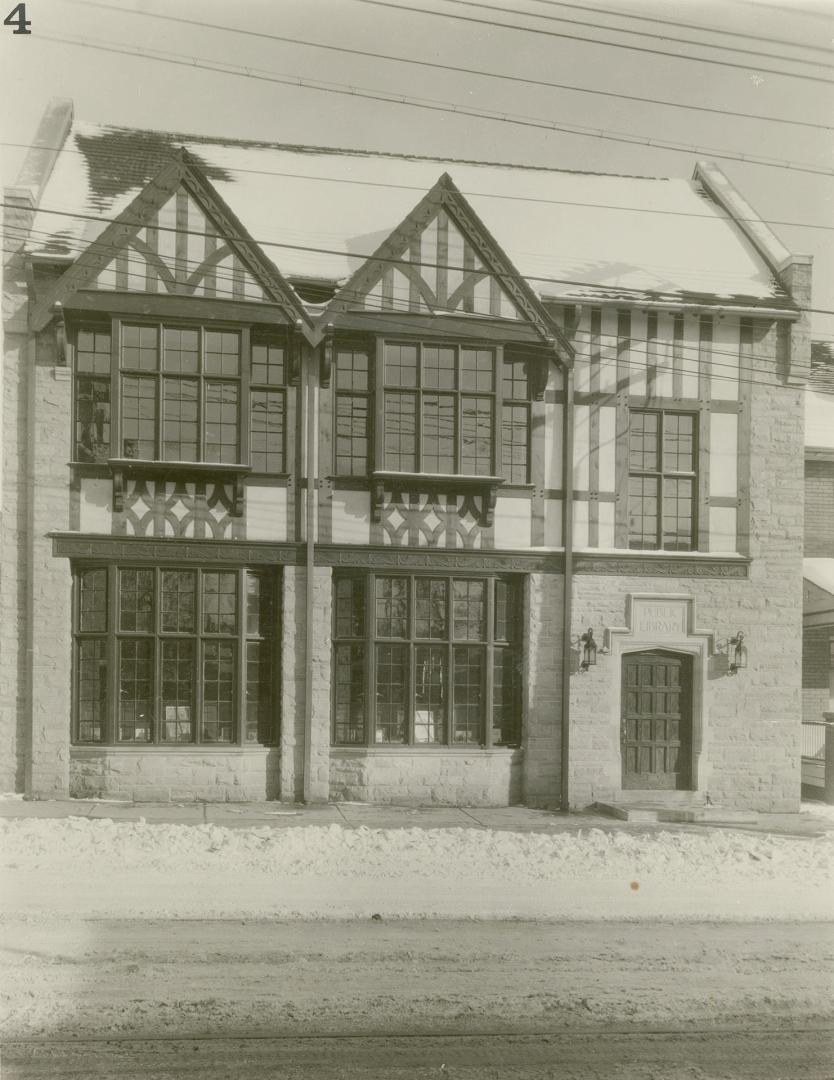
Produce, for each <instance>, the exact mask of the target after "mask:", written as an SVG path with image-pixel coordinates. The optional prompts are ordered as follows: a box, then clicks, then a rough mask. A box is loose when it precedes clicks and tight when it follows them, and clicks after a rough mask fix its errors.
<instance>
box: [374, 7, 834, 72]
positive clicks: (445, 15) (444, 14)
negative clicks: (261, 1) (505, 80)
mask: <svg viewBox="0 0 834 1080" xmlns="http://www.w3.org/2000/svg"><path fill="white" fill-rule="evenodd" d="M356 2H357V3H359V4H372V5H373V6H374V7H383V8H390V9H392V10H394V11H409V12H412V13H414V14H417V15H434V16H437V17H438V18H441V19H457V20H459V21H461V22H469V23H477V24H478V25H481V26H496V27H500V28H501V29H503V30H517V31H519V32H520V33H524V34H538V35H542V36H544V37H554V38H561V39H564V40H567V41H581V42H583V43H585V44H591V45H604V46H606V47H608V48H611V49H627V50H629V51H630V52H640V53H650V54H651V55H653V56H665V57H668V58H670V59H672V60H688V61H691V62H692V63H695V64H713V65H717V66H718V67H730V68H738V69H739V70H741V71H752V72H756V73H758V74H761V73H762V72H764V73H766V74H768V75H781V76H784V77H785V78H789V79H803V80H805V81H807V82H819V83H827V84H829V85H834V79H824V78H822V77H821V76H820V75H805V74H801V73H799V72H795V71H779V70H777V69H775V68H766V67H759V66H756V67H754V66H751V65H750V64H737V63H735V62H733V61H732V60H716V59H713V58H711V57H707V56H687V55H685V54H684V53H674V52H664V51H663V50H662V49H650V48H648V47H647V46H643V45H628V44H626V43H625V42H622V41H605V40H603V39H602V38H594V37H583V36H582V35H580V34H565V33H560V32H558V31H556V30H544V29H542V28H541V27H532V26H519V25H518V24H516V23H505V22H496V21H495V20H494V19H479V18H476V17H475V16H473V15H457V14H454V13H453V12H450V11H431V10H429V9H428V8H418V7H412V6H411V5H410V4H392V3H389V2H388V0H356ZM448 2H449V3H464V2H465V0H448ZM476 6H481V5H476ZM513 14H515V12H513ZM533 17H534V18H535V16H533Z"/></svg>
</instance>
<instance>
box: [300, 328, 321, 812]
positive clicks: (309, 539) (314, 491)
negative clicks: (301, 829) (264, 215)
mask: <svg viewBox="0 0 834 1080" xmlns="http://www.w3.org/2000/svg"><path fill="white" fill-rule="evenodd" d="M299 347H300V348H303V349H304V352H305V353H308V355H307V357H306V359H307V361H308V362H307V363H306V364H303V366H302V370H303V372H304V388H305V391H306V400H305V405H306V409H305V415H306V424H307V431H306V436H307V439H306V442H307V449H306V454H305V457H306V461H305V469H304V471H305V474H306V479H307V491H306V496H307V498H306V503H305V510H306V514H305V528H304V539H305V541H306V544H305V556H306V559H305V565H306V589H305V612H304V642H305V649H306V660H307V663H306V665H305V672H304V676H305V682H304V790H303V795H304V802H310V801H311V799H312V782H313V777H312V772H313V755H312V728H313V631H314V627H313V578H314V575H315V532H316V497H317V495H318V469H317V454H316V441H317V437H318V385H317V381H316V379H315V377H314V374H313V366H314V365H313V363H312V359H311V357H310V356H309V350H308V348H307V347H306V346H304V345H299ZM314 355H315V354H314Z"/></svg>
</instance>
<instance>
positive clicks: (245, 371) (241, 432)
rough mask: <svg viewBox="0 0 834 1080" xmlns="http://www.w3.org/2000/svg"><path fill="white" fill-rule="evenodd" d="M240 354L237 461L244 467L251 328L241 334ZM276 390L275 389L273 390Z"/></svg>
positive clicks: (249, 412)
mask: <svg viewBox="0 0 834 1080" xmlns="http://www.w3.org/2000/svg"><path fill="white" fill-rule="evenodd" d="M238 340H239V341H240V354H239V360H238V378H239V381H238V401H237V460H238V461H239V462H241V463H242V464H244V465H248V464H249V463H250V462H249V423H250V415H251V405H250V402H249V379H250V366H251V362H252V360H251V357H252V350H251V340H250V333H249V327H248V326H244V327H243V329H242V330H241V332H240V338H239V339H238ZM273 389H274V388H273ZM266 400H267V416H268V415H269V404H268V403H269V397H268V396H267V399H266ZM286 426H287V412H286V409H284V428H286ZM283 468H284V454H283V452H282V453H281V469H282V471H283Z"/></svg>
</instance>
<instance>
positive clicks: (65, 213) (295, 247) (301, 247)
mask: <svg viewBox="0 0 834 1080" xmlns="http://www.w3.org/2000/svg"><path fill="white" fill-rule="evenodd" d="M0 206H3V207H11V208H14V209H18V210H19V209H20V207H19V206H15V204H13V203H9V202H0ZM37 212H38V213H44V214H55V215H57V216H59V217H69V218H77V219H78V220H81V221H96V222H104V223H106V224H113V223H114V222H116V221H119V219H117V218H112V217H104V216H102V215H98V214H83V213H80V212H78V211H70V210H56V209H51V208H47V207H39V208H38V211H37ZM120 223H121V224H127V225H136V226H138V227H140V228H145V227H146V225H147V222H138V221H134V222H131V221H130V220H129V219H124V220H122V221H121V222H120ZM154 227H155V228H156V229H158V231H160V232H172V233H177V232H179V233H182V234H185V235H188V236H199V237H202V236H203V233H201V232H198V231H197V230H194V229H177V228H176V227H175V226H164V225H156V226H154ZM225 239H227V240H236V241H238V242H239V243H242V244H248V243H254V244H257V245H258V246H259V247H262V248H265V247H276V248H283V249H286V250H290V251H302V252H310V253H313V254H323V255H337V256H339V257H340V258H351V259H362V260H364V261H368V260H372V261H375V262H381V263H385V264H387V265H392V266H404V267H410V266H415V265H419V266H422V267H432V268H441V269H446V270H459V271H461V272H463V273H466V272H467V271H469V270H471V269H472V268H471V267H466V266H463V265H459V266H458V265H453V264H450V263H437V262H427V261H419V262H410V261H409V260H408V259H402V258H394V257H392V256H384V255H375V254H374V253H373V252H357V251H351V252H347V251H345V250H344V249H339V248H327V247H316V246H313V245H309V244H290V243H287V242H285V241H278V240H259V239H257V238H255V237H247V236H226V237H225ZM94 242H95V241H93V240H91V241H90V243H91V244H92V243H94ZM484 273H485V274H487V275H489V276H490V277H494V278H496V279H497V280H499V281H500V280H501V278H502V277H504V276H506V275H502V274H499V273H496V272H494V271H490V270H488V269H486V268H485V269H484ZM518 276H519V277H520V278H522V279H523V280H524V281H527V282H532V281H539V282H545V283H547V284H555V285H578V286H581V287H582V288H587V289H606V290H609V291H612V292H614V293H616V294H617V295H616V296H614V297H612V299H613V301H614V302H616V300H617V298H620V299H622V300H623V302H624V303H627V302H628V299H627V298H626V297H625V296H623V294H624V293H633V294H634V295H635V297H636V298H637V299H638V300H639V299H642V300H645V299H646V298H647V297H646V294H647V293H648V292H649V291H650V290H647V289H637V288H633V287H629V286H619V285H603V284H599V283H598V282H593V281H580V280H576V279H571V278H557V277H545V276H542V275H537V274H519V275H518ZM554 299H556V298H554ZM561 299H562V300H563V301H564V302H565V303H570V302H571V301H576V302H579V301H580V300H582V301H584V302H585V303H590V302H591V301H590V299H589V298H588V297H575V298H573V297H564V298H561ZM679 302H684V301H679ZM670 306H673V302H671V301H670ZM794 306H795V310H799V311H809V312H815V313H818V314H821V315H834V309H829V308H814V307H805V306H804V305H799V304H796V305H794ZM787 310H790V309H787Z"/></svg>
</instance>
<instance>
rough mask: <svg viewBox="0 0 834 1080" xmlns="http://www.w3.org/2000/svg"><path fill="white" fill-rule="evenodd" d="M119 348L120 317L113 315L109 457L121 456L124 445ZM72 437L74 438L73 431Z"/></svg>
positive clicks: (120, 333)
mask: <svg viewBox="0 0 834 1080" xmlns="http://www.w3.org/2000/svg"><path fill="white" fill-rule="evenodd" d="M121 349H122V322H121V319H117V318H115V317H114V318H112V319H111V320H110V457H121V456H122V446H123V445H124V444H123V442H122V378H121V372H120V366H121ZM76 355H77V351H76ZM73 438H75V432H74V431H73ZM74 445H75V444H74V443H73V446H74ZM74 457H75V452H74V451H73V458H74Z"/></svg>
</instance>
